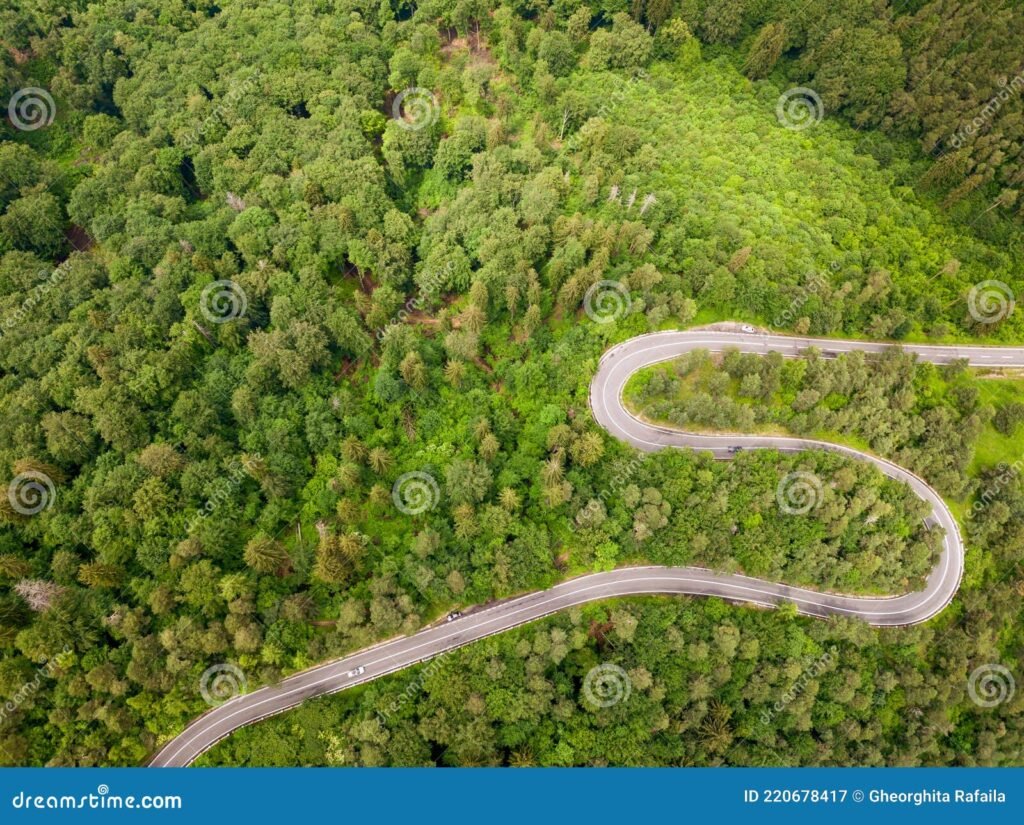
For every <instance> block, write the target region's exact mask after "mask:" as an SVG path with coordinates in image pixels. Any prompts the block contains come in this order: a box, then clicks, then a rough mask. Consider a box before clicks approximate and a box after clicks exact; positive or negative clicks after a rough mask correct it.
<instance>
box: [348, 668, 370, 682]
mask: <svg viewBox="0 0 1024 825" xmlns="http://www.w3.org/2000/svg"><path fill="white" fill-rule="evenodd" d="M364 673H366V668H365V667H363V666H362V665H360V666H359V667H357V668H356V669H355V670H350V671H349V672H348V675H349V678H350V679H351V678H353V677H354V676H362V675H363V674H364Z"/></svg>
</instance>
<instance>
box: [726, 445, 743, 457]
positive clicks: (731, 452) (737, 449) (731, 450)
mask: <svg viewBox="0 0 1024 825" xmlns="http://www.w3.org/2000/svg"><path fill="white" fill-rule="evenodd" d="M742 452H743V448H742V447H730V448H729V455H736V453H742Z"/></svg>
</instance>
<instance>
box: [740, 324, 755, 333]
mask: <svg viewBox="0 0 1024 825" xmlns="http://www.w3.org/2000/svg"><path fill="white" fill-rule="evenodd" d="M740 330H741V331H742V332H757V330H756V329H754V328H753V327H752V326H750V324H744V325H743V326H741V327H740Z"/></svg>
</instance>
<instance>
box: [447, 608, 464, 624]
mask: <svg viewBox="0 0 1024 825" xmlns="http://www.w3.org/2000/svg"><path fill="white" fill-rule="evenodd" d="M461 615H462V611H460V610H453V611H452V612H451V613H449V614H448V615H447V616H445V617H444V620H445V621H446V622H454V621H455V620H456V619H457V618H459V617H460V616H461Z"/></svg>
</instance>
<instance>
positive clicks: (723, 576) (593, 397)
mask: <svg viewBox="0 0 1024 825" xmlns="http://www.w3.org/2000/svg"><path fill="white" fill-rule="evenodd" d="M887 346H890V345H887V344H877V343H869V342H861V341H838V340H831V339H814V338H795V337H790V336H783V335H767V334H763V333H741V332H736V331H732V330H728V329H704V330H690V331H681V332H658V333H652V334H649V335H641V336H638V337H637V338H632V339H630V340H628V341H625V342H624V343H621V344H619V345H617V346H615V347H612V348H611V349H610V350H608V351H607V352H606V353H605V354H604V356H602V358H601V361H600V363H599V366H598V369H597V373H596V374H595V376H594V379H593V381H592V382H591V385H590V404H591V407H592V409H593V412H594V416H595V418H596V420H597V422H598V423H599V424H600V425H601V426H602V427H604V428H605V429H606V430H608V432H609V433H610V434H611V435H613V436H614V437H616V438H619V439H621V440H623V441H627V442H629V443H630V444H632V445H633V446H634V447H636V448H638V449H640V450H643V451H646V452H651V451H654V450H659V449H663V448H665V447H680V448H692V449H699V450H710V451H711V452H712V453H713V454H714V455H715V456H716V457H717V458H723V459H724V458H730V457H731V453H730V448H735V447H742V448H746V449H775V450H781V451H797V450H807V449H822V450H831V451H833V452H839V453H842V454H844V455H848V456H850V457H851V458H855V459H858V460H861V461H868V462H871V463H872V464H874V465H875V466H876V467H878V468H879V470H881V471H882V472H883V473H885V474H886V475H887V476H889V477H890V478H894V479H896V480H898V481H902V482H904V483H906V484H908V485H910V487H911V488H912V489H913V490H914V492H915V493H917V495H919V496H920V497H921V498H922V499H924V500H925V501H926V502H928V504H929V506H930V507H931V514H930V515H929V516H928V519H927V522H928V524H930V525H932V526H939V527H941V528H942V529H943V530H944V531H945V536H944V544H943V549H942V552H941V554H940V558H939V562H938V564H937V565H936V566H935V568H934V569H933V570H932V572H931V574H930V575H929V576H928V580H927V583H926V586H925V588H924V590H921V591H919V592H915V593H907V594H904V595H901V596H894V597H890V598H873V597H859V596H843V595H835V594H828V593H819V592H816V591H813V590H807V589H804V588H799V587H791V586H789V585H786V584H780V583H776V582H769V581H764V580H761V579H754V578H750V577H747V576H741V575H735V574H727V573H715V572H714V571H711V570H705V569H703V568H699V567H629V568H623V569H619V570H612V571H608V572H605V573H592V574H589V575H585V576H580V577H579V578H575V579H571V580H569V581H566V582H562V583H561V584H558V585H555V586H554V587H552V588H550V589H548V590H542V591H538V592H535V593H529V594H527V595H524V596H520V597H518V598H515V599H509V600H506V601H502V602H497V603H494V604H489V605H485V606H482V607H478V608H473V609H471V610H468V611H466V613H465V614H464V615H462V616H461V617H460V618H457V619H454V620H453V621H450V622H444V623H441V624H436V625H434V626H432V627H428V628H426V629H424V630H421V631H419V632H418V633H416V634H414V635H412V636H403V637H400V638H397V639H393V640H391V641H388V642H384V643H382V644H379V645H377V646H375V647H372V648H368V649H366V650H362V651H359V652H358V653H354V654H351V655H350V656H346V657H345V658H344V659H339V660H337V661H333V662H328V663H326V664H323V665H319V666H318V667H315V668H313V669H311V670H306V671H303V672H301V673H296V674H295V675H293V676H290V677H288V678H287V679H283V680H282V681H281V682H279V683H277V684H275V685H268V686H267V687H263V688H260V689H259V690H257V691H254V692H253V693H247V694H243V695H240V696H236V697H235V698H234V699H231V700H230V701H228V702H226V703H224V704H223V705H220V706H218V707H215V708H213V709H212V710H210V711H209V712H207V713H205V714H203V715H202V716H200V717H198V718H197V719H195V720H193V722H192V723H191V724H189V725H188V727H186V728H185V730H184V731H182V733H181V734H179V735H178V736H176V737H174V738H173V739H172V740H170V741H169V742H168V743H167V744H166V745H164V747H163V748H161V750H160V751H159V752H158V753H157V754H156V755H155V756H154V757H153V759H152V760H151V761H150V763H149V764H150V765H151V766H153V767H184V766H186V765H189V764H191V763H192V762H193V761H195V759H196V758H197V757H198V756H199V755H200V754H202V753H203V752H204V751H206V750H208V749H209V748H211V747H212V746H213V745H215V744H216V743H217V742H219V741H220V740H221V739H224V738H225V737H226V736H228V735H229V734H230V733H232V732H233V731H235V730H237V729H238V728H240V727H243V726H245V725H249V724H252V723H253V722H257V721H259V720H261V719H265V718H267V717H268V716H273V715H275V714H278V713H281V712H282V711H285V710H288V709H290V708H293V707H295V706H297V705H299V704H301V703H302V702H304V701H305V700H307V699H311V698H313V697H315V696H323V695H326V694H330V693H337V692H338V691H341V690H345V689H346V688H350V687H354V686H355V685H359V684H362V683H365V682H369V681H372V680H374V679H379V678H380V677H381V676H384V675H386V674H388V673H393V672H395V671H397V670H402V669H404V668H407V667H410V666H412V665H415V664H417V663H419V662H423V661H426V660H427V659H431V658H434V657H436V656H438V655H440V654H442V653H445V652H447V651H450V650H454V649H456V648H458V647H462V646H463V645H467V644H470V643H471V642H474V641H477V640H478V639H482V638H485V637H487V636H491V635H493V634H495V633H501V632H503V631H505V630H509V629H511V628H513V627H518V626H519V625H522V624H526V623H527V622H532V621H535V620H537V619H540V618H543V617H544V616H548V615H550V614H552V613H555V612H558V611H560V610H564V609H566V608H569V607H573V606H575V605H580V604H585V603H587V602H592V601H597V600H601V599H609V598H615V597H622V596H637V595H654V594H661V595H665V594H680V595H693V596H717V597H720V598H723V599H728V600H731V601H735V602H744V603H749V604H756V605H763V606H777V605H779V604H781V603H784V602H792V603H793V604H795V605H796V608H797V610H798V611H799V612H801V613H804V614H806V615H809V616H817V617H827V616H855V617H859V618H861V619H863V620H864V621H866V622H868V623H870V624H873V625H882V626H892V625H907V624H915V623H917V622H923V621H925V620H927V619H929V618H931V617H932V616H934V615H935V614H936V613H938V612H939V611H941V610H942V609H943V608H944V607H945V606H946V605H947V604H949V602H950V600H951V599H952V598H953V596H954V594H955V593H956V591H957V588H958V587H959V585H960V578H961V576H962V574H963V565H964V547H963V543H962V541H961V538H960V531H959V529H958V528H957V524H956V520H955V519H954V517H953V514H952V513H951V512H950V511H949V508H948V507H946V505H945V503H944V502H943V501H942V498H941V497H940V496H939V495H938V493H936V492H935V491H934V490H933V489H932V488H931V487H930V486H929V485H928V484H927V483H926V482H925V481H923V480H922V479H921V478H919V477H918V476H916V475H914V474H913V473H911V472H910V471H909V470H905V469H903V468H902V467H899V466H898V465H896V464H893V463H892V462H889V461H886V460H885V459H882V458H878V457H877V456H873V455H869V454H867V453H862V452H859V451H857V450H853V449H851V448H849V447H842V446H839V445H836V444H830V443H826V442H820V441H814V440H811V439H802V438H784V437H775V436H745V435H698V434H693V433H686V432H681V431H678V430H672V429H668V428H664V427H658V426H655V425H652V424H649V423H647V422H644V421H641V420H640V419H638V418H636V417H635V416H633V415H631V414H630V413H629V412H628V411H627V410H626V408H625V406H624V404H623V403H622V392H623V389H624V388H625V385H626V382H627V381H628V380H629V377H630V376H631V375H633V373H635V372H636V371H637V370H639V369H642V368H643V367H646V366H649V365H651V364H656V363H659V362H662V361H666V360H670V359H672V358H676V357H678V356H680V355H683V354H684V353H686V352H689V351H691V350H696V349H706V350H709V351H711V352H720V351H722V350H725V349H738V350H740V351H742V352H749V353H756V354H761V355H763V354H766V353H768V352H772V351H775V352H779V353H781V354H782V355H783V356H787V357H797V356H799V355H801V354H802V353H803V352H805V351H806V350H807V349H809V348H811V347H814V348H816V349H818V350H820V351H821V353H822V354H823V355H825V356H826V357H834V356H835V355H838V354H839V353H843V352H853V351H856V350H859V351H863V352H869V353H879V352H881V351H883V350H884V349H885V348H886V347H887ZM903 349H904V350H907V351H909V352H913V353H916V354H917V356H918V357H919V358H920V359H921V360H923V361H930V362H932V363H936V364H944V363H949V362H951V361H954V360H957V359H961V358H962V359H966V360H967V361H968V362H969V363H970V364H971V365H974V366H984V367H994V368H1000V367H1003V368H1005V367H1024V347H1020V348H1009V347H1006V348H995V347H961V346H925V345H905V346H904V347H903ZM360 669H362V670H360Z"/></svg>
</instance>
